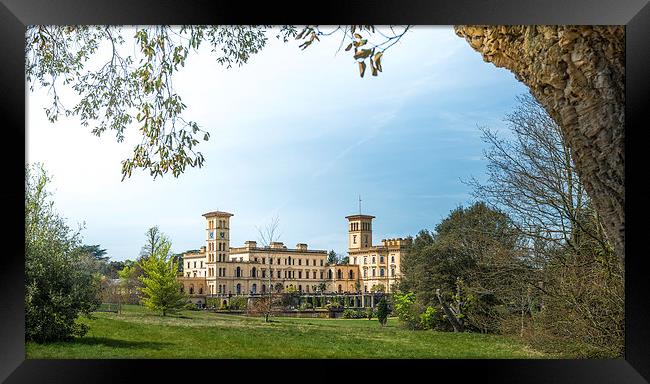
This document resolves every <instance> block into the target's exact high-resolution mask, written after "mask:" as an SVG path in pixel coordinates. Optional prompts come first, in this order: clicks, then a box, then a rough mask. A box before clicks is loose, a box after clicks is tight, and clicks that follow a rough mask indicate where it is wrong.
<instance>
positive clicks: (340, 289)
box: [339, 284, 343, 293]
mask: <svg viewBox="0 0 650 384" xmlns="http://www.w3.org/2000/svg"><path fill="white" fill-rule="evenodd" d="M341 292H343V287H342V286H341V284H339V293H341Z"/></svg>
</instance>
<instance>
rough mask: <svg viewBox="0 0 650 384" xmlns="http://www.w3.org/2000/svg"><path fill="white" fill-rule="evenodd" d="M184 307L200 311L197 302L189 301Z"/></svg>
mask: <svg viewBox="0 0 650 384" xmlns="http://www.w3.org/2000/svg"><path fill="white" fill-rule="evenodd" d="M183 308H184V309H187V310H190V311H198V308H197V307H196V304H194V303H187V304H185V305H184V306H183Z"/></svg>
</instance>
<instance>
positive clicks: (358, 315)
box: [343, 308, 367, 319]
mask: <svg viewBox="0 0 650 384" xmlns="http://www.w3.org/2000/svg"><path fill="white" fill-rule="evenodd" d="M366 316H367V315H366V312H365V311H361V310H356V309H350V308H347V309H345V310H344V311H343V318H345V319H363V318H365V317H366Z"/></svg>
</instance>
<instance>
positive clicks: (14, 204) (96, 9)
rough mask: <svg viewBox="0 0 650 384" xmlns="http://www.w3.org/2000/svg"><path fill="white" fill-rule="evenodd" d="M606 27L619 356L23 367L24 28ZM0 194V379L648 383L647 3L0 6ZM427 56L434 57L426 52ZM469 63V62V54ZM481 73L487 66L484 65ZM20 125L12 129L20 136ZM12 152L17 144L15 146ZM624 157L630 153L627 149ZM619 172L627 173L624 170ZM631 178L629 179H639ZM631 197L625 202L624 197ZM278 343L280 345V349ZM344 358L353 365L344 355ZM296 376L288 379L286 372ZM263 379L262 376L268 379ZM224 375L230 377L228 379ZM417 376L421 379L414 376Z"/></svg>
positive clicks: (339, 0)
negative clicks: (622, 38)
mask: <svg viewBox="0 0 650 384" xmlns="http://www.w3.org/2000/svg"><path fill="white" fill-rule="evenodd" d="M307 23H310V24H311V23H318V24H349V23H363V24H439V25H440V24H444V25H449V24H610V25H625V26H626V67H627V68H626V88H625V90H626V108H625V109H626V119H625V120H626V121H625V124H626V138H625V152H626V162H625V164H626V166H625V171H626V221H627V225H626V255H627V257H626V298H625V299H626V335H625V358H624V359H603V360H416V361H411V360H408V361H395V360H381V361H379V360H364V361H354V360H337V361H318V360H317V361H313V360H311V361H310V360H305V361H296V360H284V361H263V360H26V359H25V341H24V248H23V246H22V244H23V243H21V241H20V240H21V239H23V240H24V232H23V227H22V226H21V224H23V223H24V216H23V212H22V208H21V207H22V206H23V205H22V204H24V202H23V201H24V200H23V197H24V187H23V185H24V184H23V182H24V170H25V168H24V164H23V163H21V161H22V160H21V159H22V158H23V157H22V156H21V153H22V154H23V155H25V153H24V151H25V150H26V149H25V148H26V143H25V132H26V121H25V116H26V111H25V100H26V88H25V80H24V79H25V78H24V76H25V72H24V32H25V27H26V26H27V25H35V24H67V25H69V24H125V25H128V24H307ZM0 41H1V44H0V47H1V48H2V49H1V50H0V52H1V53H2V55H1V56H0V95H1V96H0V97H1V98H2V103H0V111H1V115H0V116H1V118H2V126H3V127H4V128H5V129H3V130H2V134H3V136H4V137H3V139H4V140H3V141H2V143H3V144H4V145H3V148H2V151H1V152H2V163H1V164H2V168H1V169H2V173H3V174H4V178H5V180H6V181H5V182H3V183H2V184H3V188H1V191H0V193H1V194H2V202H3V204H4V210H3V212H5V215H6V217H5V218H4V223H5V228H4V230H3V239H4V240H5V241H4V245H5V252H4V257H3V258H2V264H1V267H0V293H2V296H0V324H1V328H0V380H5V379H6V382H8V383H16V382H25V381H27V382H84V383H85V382H124V381H136V380H137V381H140V380H143V378H146V377H149V375H151V374H153V373H152V372H160V373H162V374H163V375H164V379H167V380H169V379H177V380H199V381H204V380H210V381H211V380H232V379H233V378H234V379H245V380H246V381H249V380H251V379H253V380H255V379H257V380H264V381H268V380H294V379H295V380H312V379H319V380H331V381H334V380H336V381H340V380H346V381H347V380H355V381H356V380H363V381H366V380H379V379H381V380H382V381H384V378H385V379H386V380H385V381H388V379H387V377H388V376H393V375H394V376H395V377H396V378H399V377H403V378H407V377H412V378H413V380H415V378H416V377H420V378H419V379H417V380H426V381H436V380H438V381H440V380H443V377H444V376H442V375H443V374H452V375H453V377H454V379H452V380H453V382H454V383H456V382H458V381H463V382H465V381H467V382H473V383H475V382H477V380H481V381H486V380H487V381H494V382H507V383H522V382H523V383H565V382H566V383H569V382H570V383H577V382H588V383H643V382H647V381H648V380H650V367H649V366H650V364H649V362H650V327H649V324H650V322H649V321H648V320H650V316H649V313H650V312H649V310H648V307H649V305H648V304H650V299H649V297H650V296H648V294H650V290H649V289H648V288H649V286H650V279H648V278H647V277H646V276H645V275H646V272H645V269H644V268H643V259H644V257H645V256H646V255H645V253H646V252H644V251H637V252H634V250H635V246H634V245H641V239H642V236H643V235H642V233H641V231H643V229H642V227H641V228H639V226H638V225H635V223H641V222H642V217H643V213H644V211H643V210H642V209H640V208H642V207H643V201H642V200H641V199H640V198H636V197H635V195H641V194H642V193H643V192H642V191H643V188H640V189H637V188H635V187H634V184H635V183H637V184H641V183H642V182H643V179H644V177H643V175H644V172H643V171H644V168H645V166H644V164H642V163H639V162H638V161H640V159H641V157H640V155H639V153H640V151H639V150H638V149H639V148H638V147H640V145H642V143H643V141H642V140H640V137H641V134H642V132H643V129H644V128H645V124H644V123H645V121H646V116H645V115H646V114H647V111H648V110H649V109H648V96H649V95H650V93H649V88H650V75H649V73H650V71H648V68H650V43H649V42H650V5H648V0H629V1H606V0H598V1H595V0H591V1H589V0H576V1H572V2H570V3H567V2H566V0H545V1H535V0H492V1H487V0H484V1H470V0H444V1H433V0H418V1H413V0H408V1H406V0H403V1H399V2H391V3H389V2H377V1H367V2H362V1H358V0H347V1H346V0H329V1H324V2H318V3H308V2H304V1H303V2H295V1H294V2H260V3H259V4H258V3H254V2H244V1H239V2H237V1H219V2H209V1H205V0H200V1H199V0H58V1H52V0H49V1H48V0H0ZM432 54H435V53H434V52H432ZM477 54H478V53H477ZM486 65H492V64H486ZM19 127H20V128H19ZM20 143H22V144H23V145H18V144H20ZM633 147H637V150H635V149H634V148H633ZM630 164H632V165H631V166H630ZM630 172H638V173H639V175H637V177H638V178H634V177H632V174H631V173H630ZM645 174H647V171H646V172H645ZM633 192H634V193H633ZM279 342H281V341H279ZM351 357H354V356H351ZM297 370H298V371H297ZM269 371H271V372H273V373H269ZM230 373H234V374H235V375H234V376H230ZM419 375H421V376H419Z"/></svg>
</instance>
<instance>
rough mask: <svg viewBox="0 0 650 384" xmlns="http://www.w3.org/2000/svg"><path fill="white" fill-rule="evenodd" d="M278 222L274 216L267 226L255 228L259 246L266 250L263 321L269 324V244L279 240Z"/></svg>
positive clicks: (270, 293) (270, 304)
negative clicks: (266, 278)
mask: <svg viewBox="0 0 650 384" xmlns="http://www.w3.org/2000/svg"><path fill="white" fill-rule="evenodd" d="M279 222H280V220H279V218H278V216H274V217H273V218H272V219H271V222H270V223H269V224H267V225H266V226H265V227H264V228H257V232H258V234H259V241H260V244H261V245H262V246H263V247H264V248H265V249H267V253H266V256H267V257H266V259H267V262H268V266H269V269H268V271H267V272H268V273H267V276H268V286H267V292H268V297H267V298H266V299H265V301H266V305H265V307H266V308H265V309H266V310H265V313H264V321H265V322H267V323H268V322H269V316H270V315H271V312H272V310H273V299H274V297H273V296H274V295H273V288H272V287H273V285H272V282H273V273H271V258H272V256H271V243H273V242H276V241H277V240H278V239H279V238H280V234H279V233H278V224H279Z"/></svg>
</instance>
